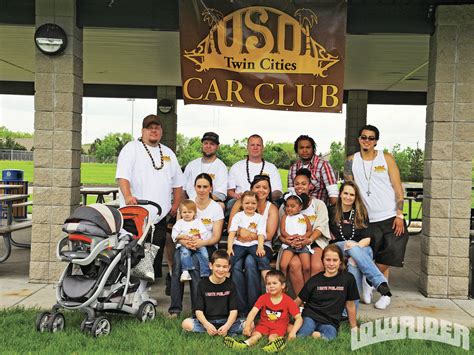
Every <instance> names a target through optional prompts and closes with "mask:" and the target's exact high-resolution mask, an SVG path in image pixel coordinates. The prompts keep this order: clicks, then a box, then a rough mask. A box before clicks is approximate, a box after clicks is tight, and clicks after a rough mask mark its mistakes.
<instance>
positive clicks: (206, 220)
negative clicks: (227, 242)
mask: <svg viewBox="0 0 474 355" xmlns="http://www.w3.org/2000/svg"><path fill="white" fill-rule="evenodd" d="M196 219H200V220H201V222H202V224H204V226H205V227H206V228H207V230H208V232H209V238H212V232H213V227H214V222H216V221H221V220H223V219H224V211H222V207H221V206H219V204H218V203H217V202H216V201H213V200H211V203H209V206H207V207H206V208H205V209H203V210H200V209H199V207H197V213H196ZM217 244H218V243H216V246H217Z"/></svg>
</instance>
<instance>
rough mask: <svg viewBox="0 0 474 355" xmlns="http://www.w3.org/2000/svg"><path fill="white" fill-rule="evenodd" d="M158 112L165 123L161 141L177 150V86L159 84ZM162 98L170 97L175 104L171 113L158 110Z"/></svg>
mask: <svg viewBox="0 0 474 355" xmlns="http://www.w3.org/2000/svg"><path fill="white" fill-rule="evenodd" d="M156 97H157V114H158V116H160V118H161V120H162V123H163V138H161V143H163V144H164V145H166V146H167V147H169V148H171V149H172V150H173V151H174V152H176V134H177V133H178V115H177V107H176V105H177V100H176V87H175V86H158V89H157V96H156ZM162 99H168V100H170V101H171V103H172V104H173V109H172V110H171V112H170V113H161V112H160V111H159V110H158V102H159V101H160V100H162Z"/></svg>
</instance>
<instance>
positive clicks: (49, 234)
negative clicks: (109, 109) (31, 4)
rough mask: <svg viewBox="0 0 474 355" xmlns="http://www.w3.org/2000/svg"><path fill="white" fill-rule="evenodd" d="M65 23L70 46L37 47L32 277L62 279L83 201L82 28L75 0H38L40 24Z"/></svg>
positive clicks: (37, 7)
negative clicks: (56, 51) (68, 230)
mask: <svg viewBox="0 0 474 355" xmlns="http://www.w3.org/2000/svg"><path fill="white" fill-rule="evenodd" d="M44 23H55V24H57V25H59V26H61V27H62V28H63V29H64V31H65V32H66V34H67V36H68V44H67V48H66V50H65V51H64V52H63V53H62V54H61V55H58V56H47V55H45V54H43V53H41V52H40V51H39V50H38V49H36V54H35V55H36V59H35V63H36V71H35V133H34V147H35V150H34V175H35V178H34V185H35V186H34V190H33V201H34V205H33V230H32V235H31V242H32V243H31V260H30V281H32V282H57V280H58V276H59V274H60V272H61V271H62V270H63V269H64V264H63V263H60V262H58V260H57V258H56V245H57V243H58V241H59V239H60V238H61V236H62V234H63V233H62V231H61V228H62V225H63V223H64V220H65V219H66V218H67V217H68V216H69V215H70V214H71V212H72V211H73V210H74V209H75V208H77V207H78V205H79V201H80V192H79V189H80V178H81V175H80V168H81V126H82V95H83V81H82V30H81V29H79V28H77V27H76V1H75V0H36V27H39V26H40V25H42V24H44Z"/></svg>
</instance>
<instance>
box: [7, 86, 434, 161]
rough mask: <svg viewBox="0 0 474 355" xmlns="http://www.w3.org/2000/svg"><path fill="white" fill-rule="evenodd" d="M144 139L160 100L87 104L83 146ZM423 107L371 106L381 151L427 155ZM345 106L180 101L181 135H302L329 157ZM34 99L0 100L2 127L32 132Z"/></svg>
mask: <svg viewBox="0 0 474 355" xmlns="http://www.w3.org/2000/svg"><path fill="white" fill-rule="evenodd" d="M132 104H133V107H134V113H133V116H134V120H133V128H134V132H133V133H134V136H135V137H138V136H139V135H140V128H141V121H142V119H143V117H145V116H146V115H148V114H150V113H154V112H156V100H152V99H149V100H147V99H136V100H135V101H134V102H132V101H128V100H127V99H105V98H84V105H83V119H82V142H83V144H84V143H91V142H93V141H94V139H96V138H103V137H104V136H105V135H106V134H107V133H115V132H129V133H131V132H132ZM425 115H426V107H425V106H399V105H369V107H368V113H367V116H368V117H367V121H368V123H370V124H374V125H375V126H377V127H378V128H379V129H380V132H381V138H380V142H379V147H381V148H388V149H391V148H392V147H393V145H394V144H397V143H400V144H401V145H402V147H403V148H404V147H407V146H410V147H416V144H417V143H418V144H419V146H420V148H422V149H424V144H425ZM345 117H346V114H345V105H344V110H343V113H342V114H335V113H307V112H283V111H271V110H256V109H244V108H233V107H229V108H228V107H222V106H202V105H184V104H183V102H182V101H181V100H180V101H178V132H179V133H182V134H184V135H185V136H187V137H192V136H202V134H203V133H204V132H206V131H215V132H217V133H218V134H219V135H220V137H221V142H222V143H232V141H233V139H235V138H237V139H241V138H243V137H246V136H249V135H250V134H253V133H258V134H260V135H261V136H262V137H263V138H264V140H265V141H274V142H293V141H294V140H295V139H296V138H297V137H298V136H299V135H300V134H308V135H310V136H312V137H313V138H314V139H315V140H316V143H317V145H318V151H319V152H323V153H324V152H327V151H328V150H329V146H330V144H331V142H333V141H341V142H344V135H345V121H346V118H345ZM33 121H34V104H33V96H14V95H0V125H1V126H6V127H7V128H8V129H10V130H13V131H22V132H31V133H33V130H34V125H33V123H34V122H33Z"/></svg>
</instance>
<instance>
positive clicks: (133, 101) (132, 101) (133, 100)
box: [127, 99, 135, 139]
mask: <svg viewBox="0 0 474 355" xmlns="http://www.w3.org/2000/svg"><path fill="white" fill-rule="evenodd" d="M127 101H130V102H131V103H132V139H133V138H135V137H134V136H133V109H134V104H135V99H127Z"/></svg>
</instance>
